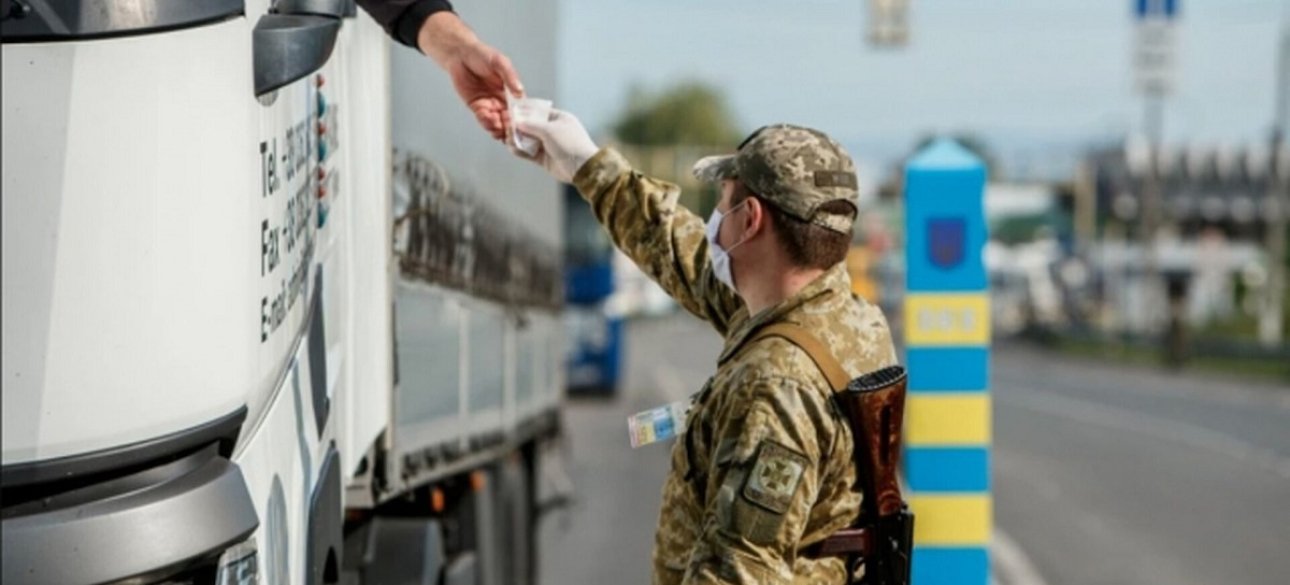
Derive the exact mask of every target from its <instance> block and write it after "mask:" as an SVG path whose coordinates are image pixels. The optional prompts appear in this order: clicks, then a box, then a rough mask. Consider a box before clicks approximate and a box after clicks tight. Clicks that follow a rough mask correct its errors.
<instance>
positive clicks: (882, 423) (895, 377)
mask: <svg viewBox="0 0 1290 585" xmlns="http://www.w3.org/2000/svg"><path fill="white" fill-rule="evenodd" d="M906 380H907V378H906V376H905V368H903V367H900V366H889V367H886V368H883V369H881V370H878V371H876V372H872V373H869V374H865V375H864V376H861V377H859V378H856V379H855V380H852V381H851V383H850V384H847V388H846V390H845V391H843V392H839V393H837V394H835V396H837V399H838V401H839V402H841V405H842V408H843V411H844V412H846V414H847V421H848V422H849V423H850V425H851V433H852V434H853V435H854V436H855V439H854V442H855V451H854V456H855V462H856V472H857V478H856V480H857V481H858V482H859V484H860V488H861V490H862V493H864V503H863V504H862V505H861V510H862V511H861V517H862V518H863V517H865V516H868V517H869V518H871V519H877V518H880V517H883V516H890V515H892V514H897V513H899V512H900V509H901V498H900V484H899V483H898V482H897V480H896V473H897V470H898V469H899V467H900V434H901V433H900V429H901V421H902V420H904V416H905V383H906Z"/></svg>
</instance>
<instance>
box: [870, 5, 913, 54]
mask: <svg viewBox="0 0 1290 585" xmlns="http://www.w3.org/2000/svg"><path fill="white" fill-rule="evenodd" d="M908 42H909V0H869V44H870V45H873V46H875V47H902V46H904V45H905V44H906V43H908Z"/></svg>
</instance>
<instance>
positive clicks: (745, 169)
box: [694, 124, 858, 233]
mask: <svg viewBox="0 0 1290 585" xmlns="http://www.w3.org/2000/svg"><path fill="white" fill-rule="evenodd" d="M694 176H695V177H697V178H698V179H699V180H701V181H708V182H716V181H720V180H722V179H735V178H737V179H739V180H741V181H743V182H744V184H745V185H747V186H748V189H749V190H751V191H752V192H753V193H756V194H757V195H758V196H760V197H761V198H762V199H764V200H766V201H768V202H770V203H771V204H773V205H775V206H776V207H778V208H779V209H781V210H783V211H784V212H785V213H787V214H789V215H791V216H793V217H796V218H798V219H800V220H802V221H808V222H811V223H813V224H816V225H820V226H823V227H826V228H829V229H831V230H835V231H839V232H843V233H849V232H850V231H851V224H852V222H853V221H854V218H853V215H854V214H851V215H840V214H835V213H819V214H817V213H816V210H818V209H819V207H820V206H821V205H823V204H825V203H828V202H830V201H847V202H849V203H851V205H852V206H853V207H856V208H857V209H858V205H857V202H856V199H857V197H858V191H857V184H856V167H855V163H853V162H852V161H851V156H850V155H848V154H847V152H846V150H844V149H843V148H842V145H840V144H838V143H837V142H836V141H834V140H833V139H832V138H829V137H828V135H826V134H824V133H823V132H820V131H819V130H814V129H811V128H803V127H801V126H794V125H791V124H774V125H771V126H763V127H761V128H759V129H757V131H755V132H753V133H752V134H751V135H750V136H748V138H746V139H744V141H743V143H741V144H740V145H739V148H738V150H737V151H736V152H735V154H728V155H721V156H709V157H705V158H702V159H699V162H697V163H695V164H694Z"/></svg>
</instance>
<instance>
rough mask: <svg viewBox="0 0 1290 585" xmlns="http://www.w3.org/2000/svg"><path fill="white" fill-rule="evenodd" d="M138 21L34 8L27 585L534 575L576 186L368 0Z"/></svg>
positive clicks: (8, 428) (523, 578)
mask: <svg viewBox="0 0 1290 585" xmlns="http://www.w3.org/2000/svg"><path fill="white" fill-rule="evenodd" d="M136 4H140V3H131V6H135V5H136ZM141 4H142V5H143V8H147V9H146V10H144V9H140V10H137V11H131V12H129V14H126V13H124V12H121V13H116V12H113V11H112V10H108V9H103V10H100V9H101V8H104V6H107V7H108V8H110V7H111V6H110V5H103V6H100V3H63V4H60V5H59V6H60V8H58V11H57V12H56V13H55V12H49V11H40V10H37V11H29V12H27V13H26V14H25V17H24V18H21V19H16V18H9V19H6V20H4V22H3V41H4V43H3V49H2V51H0V52H2V54H3V84H2V87H3V168H4V171H3V222H4V225H3V238H4V240H3V244H4V245H3V254H4V262H3V270H4V274H3V276H4V294H3V299H4V302H3V321H4V325H3V338H4V346H3V376H4V377H3V380H4V385H3V393H2V394H3V482H2V487H3V515H2V517H3V523H2V524H0V526H2V528H3V581H4V582H6V583H10V582H12V583H36V584H39V583H51V584H55V583H56V584H76V583H157V582H165V583H212V582H218V583H256V582H259V583H269V584H275V585H276V584H283V583H336V582H340V581H345V582H368V583H387V582H395V581H398V582H406V581H416V582H439V581H440V580H441V579H442V580H444V581H445V582H448V583H487V584H498V583H526V582H531V580H532V575H533V564H534V559H535V558H536V555H535V553H534V548H535V546H536V543H535V539H534V538H533V534H534V531H533V527H534V524H535V518H536V511H537V509H538V506H539V504H540V503H539V502H537V501H536V494H537V482H538V478H539V473H540V471H541V469H542V461H543V455H542V454H543V452H544V449H545V446H546V445H548V444H549V442H550V440H551V439H553V438H555V437H556V436H557V435H558V433H559V432H560V425H559V420H560V419H559V408H560V405H561V401H562V397H563V387H564V384H563V379H562V378H563V374H562V369H561V367H560V361H561V351H560V340H561V327H560V314H559V311H560V306H561V301H562V298H561V296H560V291H561V283H560V280H561V274H562V269H561V259H560V255H559V250H560V246H561V240H562V236H561V231H560V224H561V222H560V217H559V214H558V212H557V211H555V209H556V208H557V207H556V206H557V205H558V204H559V198H558V196H559V193H558V188H557V186H556V185H555V184H554V183H553V182H551V181H550V180H548V179H546V178H545V176H544V175H542V173H541V172H540V171H539V170H537V169H530V168H528V167H527V166H526V165H519V164H515V163H514V162H513V161H512V160H511V158H510V155H509V153H507V152H506V150H505V149H504V148H503V147H501V146H499V145H497V144H496V143H494V142H493V141H492V140H491V139H489V138H488V137H487V136H486V135H484V133H482V132H480V131H479V128H478V127H477V125H476V123H475V121H474V119H473V118H472V116H470V114H469V113H468V112H466V111H465V110H464V109H462V108H461V105H460V101H459V99H458V98H457V97H456V95H455V94H454V93H453V90H452V88H451V87H450V86H449V83H448V80H447V79H446V78H444V77H443V76H442V75H441V74H440V73H438V72H437V71H435V70H434V69H433V67H432V66H431V65H430V64H429V63H427V62H426V61H425V58H424V57H422V56H421V55H418V54H416V53H415V52H413V51H410V50H408V49H406V48H402V47H391V45H390V41H389V40H388V39H387V37H386V35H385V33H384V32H383V31H382V30H381V29H380V28H379V27H378V26H377V25H376V23H374V22H373V21H372V20H371V19H370V18H369V17H368V16H367V15H366V14H364V13H362V12H360V11H356V10H354V6H353V3H352V2H348V1H344V0H337V1H333V2H321V1H300V2H288V1H285V0H282V1H277V2H273V3H272V4H273V9H272V10H271V8H270V2H269V1H268V0H245V1H244V0H211V1H208V2H188V1H186V0H183V1H181V0H145V1H144V2H142V3H141ZM5 6H6V7H9V3H8V2H6V3H5ZM136 7H137V6H136ZM462 8H463V9H464V11H465V12H466V14H465V17H466V18H467V20H469V21H470V22H471V23H472V24H473V25H474V26H475V27H476V28H477V29H479V30H480V31H481V32H482V33H486V34H489V36H491V37H499V38H505V39H506V42H508V43H510V48H512V49H513V50H512V51H511V52H512V53H513V54H516V55H517V61H518V63H517V65H518V66H519V67H520V68H521V69H523V70H524V71H525V73H526V78H525V80H526V82H527V83H528V87H529V90H530V91H531V92H533V93H534V94H543V95H551V94H553V92H554V89H555V65H554V63H555V31H556V23H555V18H556V17H555V14H556V12H557V11H556V10H555V8H556V7H555V2H554V1H540V2H532V3H527V2H526V3H524V4H523V5H522V6H512V5H510V4H506V3H503V2H502V1H501V0H481V1H480V2H474V3H470V6H465V7H462ZM122 10H124V9H122ZM126 16H129V17H128V18H127V17H126ZM395 558H397V559H398V562H390V560H391V559H395Z"/></svg>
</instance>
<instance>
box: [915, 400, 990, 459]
mask: <svg viewBox="0 0 1290 585" xmlns="http://www.w3.org/2000/svg"><path fill="white" fill-rule="evenodd" d="M906 400H907V403H906V404H905V442H906V443H907V444H909V445H911V446H928V445H954V446H959V445H988V444H989V443H990V395H989V394H985V393H973V394H939V393H936V394H912V395H910V396H909V397H908V398H906Z"/></svg>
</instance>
